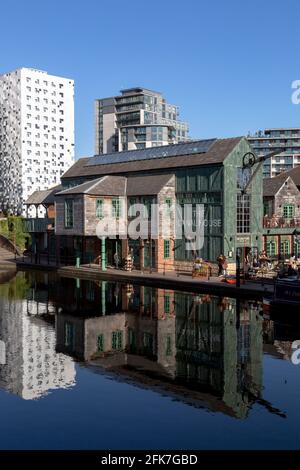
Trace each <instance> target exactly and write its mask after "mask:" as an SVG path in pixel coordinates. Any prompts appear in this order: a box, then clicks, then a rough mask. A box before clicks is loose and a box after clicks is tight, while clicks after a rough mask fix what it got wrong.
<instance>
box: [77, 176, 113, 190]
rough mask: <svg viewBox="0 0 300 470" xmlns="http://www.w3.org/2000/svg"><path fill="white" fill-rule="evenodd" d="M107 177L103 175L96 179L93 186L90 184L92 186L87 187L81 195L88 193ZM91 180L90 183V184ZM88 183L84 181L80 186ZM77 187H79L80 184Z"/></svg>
mask: <svg viewBox="0 0 300 470" xmlns="http://www.w3.org/2000/svg"><path fill="white" fill-rule="evenodd" d="M107 177H108V175H105V176H101V178H97V181H95V183H94V184H92V186H89V187H88V189H86V190H85V191H83V194H87V192H86V191H90V190H91V189H93V188H94V187H95V186H97V184H99V183H101V181H104V180H105V179H106V178H107ZM92 181H93V180H91V183H92ZM87 183H88V181H86V182H85V183H82V184H87ZM78 186H81V185H80V184H79V185H78Z"/></svg>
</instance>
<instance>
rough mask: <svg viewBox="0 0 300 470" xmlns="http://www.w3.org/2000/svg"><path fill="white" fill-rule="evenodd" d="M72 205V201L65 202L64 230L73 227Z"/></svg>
mask: <svg viewBox="0 0 300 470" xmlns="http://www.w3.org/2000/svg"><path fill="white" fill-rule="evenodd" d="M73 205H74V201H73V199H66V200H65V228H72V227H73V225H74V211H73Z"/></svg>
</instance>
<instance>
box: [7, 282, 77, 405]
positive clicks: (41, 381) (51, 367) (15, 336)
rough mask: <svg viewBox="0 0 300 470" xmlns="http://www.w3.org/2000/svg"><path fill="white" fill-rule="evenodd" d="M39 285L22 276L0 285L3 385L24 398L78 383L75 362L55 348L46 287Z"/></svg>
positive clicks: (50, 309)
mask: <svg viewBox="0 0 300 470" xmlns="http://www.w3.org/2000/svg"><path fill="white" fill-rule="evenodd" d="M46 281H47V276H46ZM39 286H41V284H39V285H38V284H36V283H34V284H33V287H31V288H30V284H28V283H27V282H26V278H25V277H24V276H22V275H21V276H20V275H18V276H17V277H15V278H14V279H13V280H11V281H10V283H9V284H3V285H0V340H1V343H0V344H1V354H0V356H1V360H0V388H1V389H4V390H6V391H8V392H11V393H14V394H16V395H19V396H20V397H22V398H23V399H25V400H32V399H35V398H39V397H42V396H43V395H45V394H47V393H48V392H49V391H50V390H53V389H58V388H59V389H61V388H67V387H70V386H72V385H74V384H75V366H74V361H73V360H72V359H71V358H70V357H67V356H66V355H64V354H60V353H57V352H56V349H55V347H56V336H55V326H54V321H55V316H54V313H55V312H54V307H53V305H52V304H51V302H49V300H48V291H47V286H45V288H44V289H42V288H41V287H40V288H39ZM51 318H52V320H53V321H51Z"/></svg>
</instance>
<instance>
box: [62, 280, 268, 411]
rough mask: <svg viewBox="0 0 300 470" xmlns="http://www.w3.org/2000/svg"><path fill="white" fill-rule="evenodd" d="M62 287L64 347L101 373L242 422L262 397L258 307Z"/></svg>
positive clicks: (119, 288)
mask: <svg viewBox="0 0 300 470" xmlns="http://www.w3.org/2000/svg"><path fill="white" fill-rule="evenodd" d="M60 288H61V294H64V295H59V299H57V303H60V309H59V313H58V315H57V319H56V335H57V350H58V351H60V352H63V353H65V354H70V355H71V356H72V357H75V358H77V359H78V360H83V361H89V364H90V365H92V366H93V370H94V371H96V370H97V369H96V368H95V367H94V366H96V365H97V367H98V366H101V367H102V368H105V370H106V372H107V371H110V372H112V373H115V374H118V376H119V377H122V378H123V379H130V380H134V381H135V382H136V383H141V384H142V385H143V386H146V385H148V386H153V385H155V386H157V385H160V386H161V387H162V388H163V389H164V391H166V390H167V391H168V392H169V393H170V394H174V395H175V396H176V398H177V399H178V398H179V399H181V400H183V401H185V402H187V403H190V404H192V405H193V406H205V407H208V408H210V409H212V410H216V411H222V412H224V413H226V414H229V415H231V416H235V417H238V418H245V417H246V416H247V412H248V410H249V407H250V406H251V404H252V403H253V402H254V401H256V400H260V399H261V391H262V348H263V342H262V317H261V315H260V314H259V310H260V305H258V304H257V303H251V302H246V301H245V302H238V303H237V301H236V300H235V299H229V298H219V297H211V296H208V295H192V294H185V293H180V292H174V291H168V290H164V289H153V288H151V287H145V286H134V287H133V286H132V285H120V284H110V283H106V282H102V283H101V282H98V283H95V282H93V281H84V282H82V281H81V282H79V281H77V283H76V281H74V280H70V279H69V280H67V279H64V280H62V283H61V285H60ZM74 290H75V295H72V293H73V292H74ZM66 293H68V295H66ZM60 299H64V301H63V302H62V301H61V300H60Z"/></svg>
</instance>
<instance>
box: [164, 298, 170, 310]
mask: <svg viewBox="0 0 300 470" xmlns="http://www.w3.org/2000/svg"><path fill="white" fill-rule="evenodd" d="M164 312H165V313H170V294H165V295H164Z"/></svg>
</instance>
